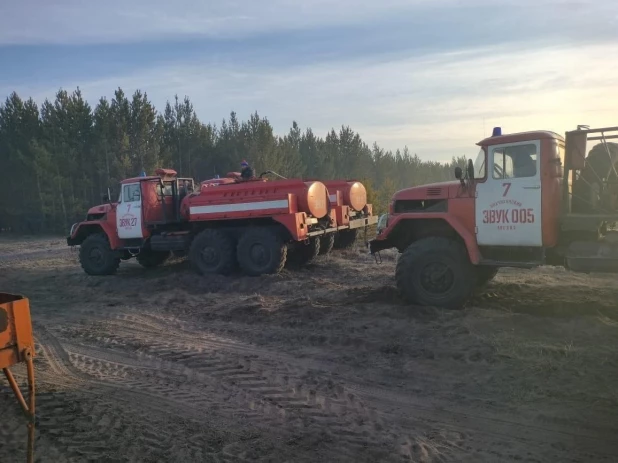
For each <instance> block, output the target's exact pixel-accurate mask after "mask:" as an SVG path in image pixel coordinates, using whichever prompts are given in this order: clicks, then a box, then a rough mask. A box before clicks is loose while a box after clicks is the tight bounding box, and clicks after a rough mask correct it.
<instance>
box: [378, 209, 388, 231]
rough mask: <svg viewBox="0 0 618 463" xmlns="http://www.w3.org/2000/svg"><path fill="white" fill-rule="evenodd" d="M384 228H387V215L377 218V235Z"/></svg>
mask: <svg viewBox="0 0 618 463" xmlns="http://www.w3.org/2000/svg"><path fill="white" fill-rule="evenodd" d="M386 227H388V214H382V215H381V216H380V217H379V218H378V235H379V234H380V233H381V232H382V230H384V229H385V228H386Z"/></svg>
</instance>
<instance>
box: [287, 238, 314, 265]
mask: <svg viewBox="0 0 618 463" xmlns="http://www.w3.org/2000/svg"><path fill="white" fill-rule="evenodd" d="M320 246H321V244H320V238H309V244H305V243H302V242H299V243H295V246H294V248H293V249H292V250H291V252H290V253H289V255H288V260H287V264H288V267H291V268H299V267H302V266H304V265H307V264H308V263H310V262H311V261H313V260H314V259H315V258H316V257H317V256H318V254H319V253H320Z"/></svg>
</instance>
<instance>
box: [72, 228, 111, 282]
mask: <svg viewBox="0 0 618 463" xmlns="http://www.w3.org/2000/svg"><path fill="white" fill-rule="evenodd" d="M79 262H80V264H81V266H82V268H83V269H84V272H86V273H87V274H88V275H113V274H114V273H116V270H118V266H119V265H120V258H119V257H118V256H117V255H116V253H115V252H114V251H113V250H112V248H111V247H110V245H109V240H108V239H107V235H106V234H105V233H95V234H92V235H89V236H88V237H87V238H86V239H85V240H84V242H83V243H82V244H81V246H80V247H79Z"/></svg>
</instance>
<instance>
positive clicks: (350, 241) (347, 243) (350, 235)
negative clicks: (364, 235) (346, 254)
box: [334, 228, 358, 249]
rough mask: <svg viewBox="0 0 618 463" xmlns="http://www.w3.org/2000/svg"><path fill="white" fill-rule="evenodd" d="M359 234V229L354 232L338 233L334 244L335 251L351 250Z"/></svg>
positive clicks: (343, 231) (344, 231)
mask: <svg viewBox="0 0 618 463" xmlns="http://www.w3.org/2000/svg"><path fill="white" fill-rule="evenodd" d="M357 233H358V228H353V229H352V230H341V231H339V232H337V236H336V237H335V244H334V247H335V249H349V248H351V247H352V246H354V243H356V235H357Z"/></svg>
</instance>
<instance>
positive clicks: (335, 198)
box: [328, 194, 337, 203]
mask: <svg viewBox="0 0 618 463" xmlns="http://www.w3.org/2000/svg"><path fill="white" fill-rule="evenodd" d="M328 200H329V201H330V202H331V203H334V202H335V201H337V195H336V194H334V195H328Z"/></svg>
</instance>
